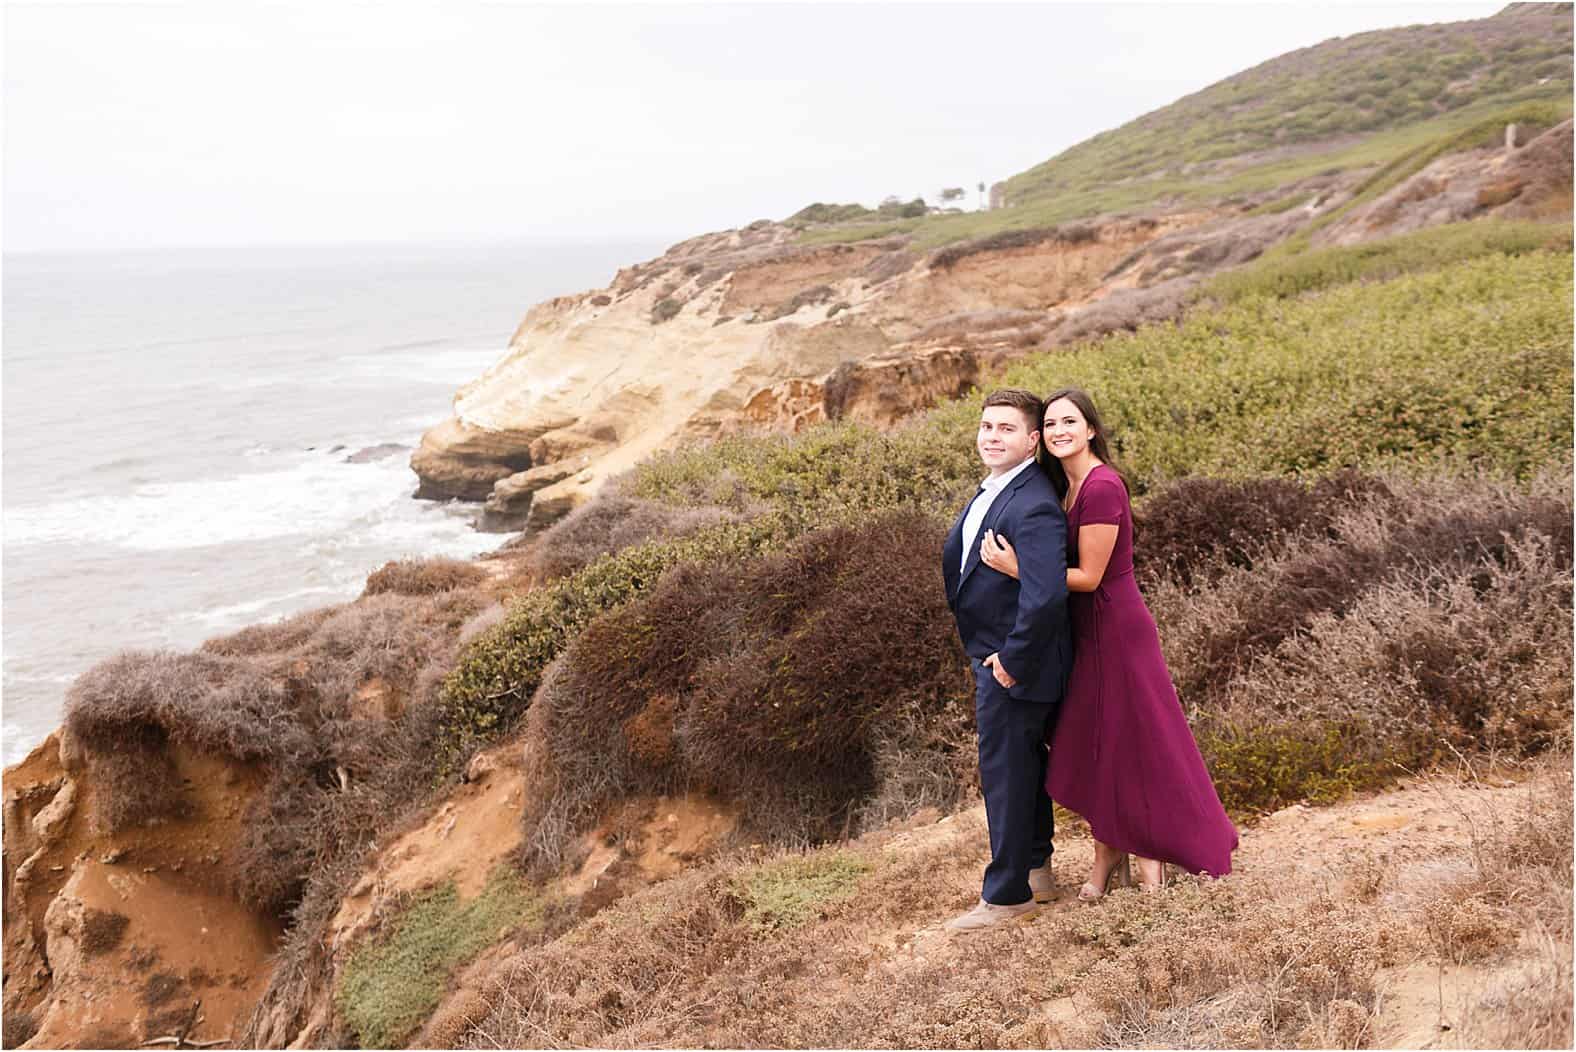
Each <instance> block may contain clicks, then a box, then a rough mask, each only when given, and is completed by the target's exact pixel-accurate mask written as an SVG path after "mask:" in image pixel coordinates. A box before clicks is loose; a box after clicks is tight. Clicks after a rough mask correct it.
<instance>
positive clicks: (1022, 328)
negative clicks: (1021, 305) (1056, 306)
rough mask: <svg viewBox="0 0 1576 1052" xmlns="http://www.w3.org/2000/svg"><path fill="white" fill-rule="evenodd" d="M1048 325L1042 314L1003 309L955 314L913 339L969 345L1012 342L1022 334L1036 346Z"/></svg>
mask: <svg viewBox="0 0 1576 1052" xmlns="http://www.w3.org/2000/svg"><path fill="white" fill-rule="evenodd" d="M1050 324H1051V319H1050V317H1049V316H1048V315H1047V314H1046V313H1045V312H1044V311H1034V310H1011V309H1007V308H994V309H991V310H971V311H958V312H957V313H954V314H948V315H946V316H944V317H942V318H938V319H937V320H936V321H933V322H931V323H930V324H929V325H926V326H925V327H924V328H923V329H921V330H920V331H919V332H918V333H917V334H916V335H915V336H914V339H915V340H948V341H969V340H976V339H978V340H992V339H1003V338H1012V339H1014V340H1016V339H1019V338H1020V337H1021V336H1022V334H1024V333H1029V334H1031V335H1032V336H1033V339H1032V340H1030V343H1037V342H1039V338H1040V337H1042V336H1044V335H1045V332H1046V330H1047V329H1049V328H1050Z"/></svg>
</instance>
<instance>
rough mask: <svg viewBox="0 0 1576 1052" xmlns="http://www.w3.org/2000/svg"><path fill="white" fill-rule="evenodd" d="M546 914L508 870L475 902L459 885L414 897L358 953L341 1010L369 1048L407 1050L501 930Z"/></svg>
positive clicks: (339, 1001)
mask: <svg viewBox="0 0 1576 1052" xmlns="http://www.w3.org/2000/svg"><path fill="white" fill-rule="evenodd" d="M542 913H543V903H542V901H541V899H539V898H538V897H537V896H536V895H535V894H534V893H533V892H531V891H529V890H527V887H526V886H525V885H524V884H523V882H522V881H521V880H520V878H519V877H518V876H517V875H515V874H512V873H510V872H509V871H508V870H507V869H506V868H504V867H500V869H499V871H498V872H497V873H495V874H494V875H493V876H492V878H491V879H490V880H489V881H488V884H487V886H486V888H484V889H483V890H482V891H481V892H480V893H479V894H478V895H477V896H476V897H475V898H473V899H471V900H469V901H464V902H462V901H461V900H460V898H459V892H458V891H457V890H456V889H455V886H454V884H453V883H452V882H450V883H448V884H444V885H442V886H441V887H438V888H436V889H434V890H432V891H429V892H427V893H425V894H423V895H420V896H417V897H414V898H412V899H410V900H408V901H407V903H406V904H405V905H404V908H403V909H401V910H400V911H399V912H398V913H397V914H396V915H395V917H394V918H393V919H392V921H391V922H390V927H389V930H388V931H387V932H385V933H384V934H383V935H382V937H380V938H378V939H376V940H374V941H372V942H370V943H368V944H367V945H363V946H361V947H359V948H357V949H356V950H355V951H354V952H353V953H352V954H351V955H350V958H349V960H347V961H346V962H345V967H344V970H343V971H342V972H341V973H340V977H339V986H338V988H337V989H336V990H335V997H334V1001H335V1006H336V1007H337V1008H338V1010H339V1012H340V1014H341V1015H342V1016H343V1017H344V1019H345V1022H346V1023H347V1024H348V1025H349V1027H350V1029H351V1031H352V1032H353V1033H354V1034H355V1036H356V1038H357V1039H358V1041H359V1045H360V1047H361V1048H401V1047H403V1042H404V1041H405V1040H406V1039H407V1038H409V1036H410V1034H411V1032H412V1031H414V1030H415V1029H416V1028H417V1027H418V1026H420V1025H421V1023H422V1022H423V1021H424V1020H425V1019H426V1018H427V1017H428V1016H429V1015H430V1014H431V1013H432V1010H433V1009H434V1008H436V1007H437V1006H438V1003H439V1001H440V1000H441V999H442V997H443V994H444V992H445V991H446V989H447V985H448V981H449V976H450V975H451V974H453V972H454V971H455V970H456V969H457V968H459V967H460V966H461V965H463V964H464V963H466V962H467V961H468V960H470V958H472V957H474V956H475V955H476V954H477V953H478V952H479V951H481V950H482V949H484V948H485V947H487V946H490V945H492V944H493V943H495V942H497V941H498V940H499V933H500V932H504V931H507V930H509V929H513V928H518V927H520V926H521V925H525V924H530V923H532V922H535V921H539V920H540V919H541V917H542Z"/></svg>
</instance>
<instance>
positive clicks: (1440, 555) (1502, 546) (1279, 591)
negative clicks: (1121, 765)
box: [1157, 473, 1572, 699]
mask: <svg viewBox="0 0 1576 1052" xmlns="http://www.w3.org/2000/svg"><path fill="white" fill-rule="evenodd" d="M1571 509H1572V505H1571V498H1570V491H1569V489H1568V488H1566V489H1562V488H1561V486H1560V484H1559V483H1558V482H1557V481H1555V480H1554V478H1553V477H1552V473H1551V474H1549V475H1544V476H1542V477H1540V479H1539V480H1537V481H1536V482H1535V483H1534V484H1532V485H1530V486H1527V487H1525V488H1521V487H1511V486H1506V485H1503V484H1495V483H1485V482H1476V483H1474V482H1472V481H1470V480H1467V479H1461V478H1452V477H1448V476H1446V477H1443V478H1440V479H1438V480H1435V481H1433V482H1428V481H1420V482H1415V483H1410V484H1408V483H1406V482H1404V481H1403V480H1401V479H1398V478H1397V479H1393V480H1391V482H1390V484H1389V485H1388V486H1387V492H1375V493H1373V494H1371V495H1369V496H1368V497H1367V498H1366V499H1364V498H1363V496H1362V495H1360V494H1359V495H1358V497H1357V499H1356V500H1354V501H1352V502H1351V503H1347V504H1343V505H1342V506H1341V507H1340V509H1339V513H1338V514H1337V515H1336V516H1335V517H1334V518H1333V519H1332V521H1331V522H1330V524H1329V526H1327V527H1326V530H1327V533H1328V534H1330V536H1326V537H1324V538H1317V539H1315V538H1307V539H1299V540H1298V542H1297V543H1294V544H1289V545H1283V546H1281V547H1280V549H1279V550H1278V551H1276V552H1273V553H1269V554H1268V556H1267V557H1266V558H1262V559H1259V560H1256V561H1255V563H1254V565H1253V566H1252V568H1251V569H1246V568H1244V569H1236V570H1230V571H1223V572H1221V573H1219V574H1218V575H1217V576H1216V577H1215V579H1214V580H1213V581H1212V582H1211V583H1210V585H1209V586H1208V587H1206V588H1201V589H1199V590H1197V591H1196V592H1193V593H1190V594H1189V595H1188V596H1187V598H1186V601H1185V608H1179V609H1177V611H1176V623H1175V624H1165V625H1163V629H1162V633H1161V639H1162V641H1163V642H1166V643H1167V645H1168V656H1170V655H1171V652H1172V651H1174V656H1172V657H1171V671H1172V674H1173V676H1174V677H1175V678H1176V680H1177V685H1178V688H1179V689H1180V690H1181V691H1182V693H1183V696H1184V697H1185V698H1189V699H1196V698H1199V697H1201V696H1204V695H1206V694H1207V693H1209V692H1211V691H1213V690H1215V689H1217V688H1218V687H1220V686H1222V685H1225V684H1227V683H1229V682H1230V681H1231V679H1232V678H1233V676H1235V675H1236V674H1237V673H1239V672H1242V671H1244V670H1246V669H1247V668H1248V667H1249V666H1250V665H1251V664H1252V663H1253V662H1254V661H1255V660H1256V659H1257V658H1258V657H1259V656H1260V655H1263V654H1266V653H1268V652H1270V651H1273V650H1274V649H1275V648H1276V647H1278V646H1279V645H1280V644H1281V643H1282V641H1284V640H1287V639H1289V638H1291V637H1293V636H1294V635H1296V634H1298V633H1299V632H1301V631H1302V630H1304V629H1305V628H1307V627H1308V626H1309V625H1310V624H1311V623H1312V621H1313V620H1314V619H1316V618H1319V617H1335V618H1340V617H1342V616H1343V615H1345V614H1346V613H1347V611H1348V610H1349V608H1350V606H1351V604H1352V603H1354V602H1355V601H1357V600H1358V599H1359V598H1360V597H1361V596H1362V595H1363V594H1364V593H1365V592H1366V591H1367V590H1369V589H1371V588H1374V587H1377V586H1379V585H1382V584H1387V583H1393V582H1395V581H1397V580H1404V579H1407V577H1408V575H1412V574H1425V575H1426V574H1455V573H1468V574H1477V573H1483V574H1486V573H1489V572H1490V570H1491V568H1493V567H1500V566H1503V565H1504V563H1505V560H1507V559H1508V558H1510V557H1511V552H1512V550H1513V549H1512V545H1513V544H1514V543H1515V542H1516V541H1517V539H1518V538H1531V537H1538V538H1542V539H1543V541H1544V542H1545V543H1546V544H1547V545H1548V546H1549V550H1550V558H1551V559H1552V560H1553V561H1554V564H1555V566H1556V567H1557V568H1558V567H1564V568H1565V570H1566V571H1568V568H1569V567H1570V565H1571V531H1570V525H1569V519H1570V515H1571ZM1560 572H1565V571H1560ZM1157 616H1158V615H1157Z"/></svg>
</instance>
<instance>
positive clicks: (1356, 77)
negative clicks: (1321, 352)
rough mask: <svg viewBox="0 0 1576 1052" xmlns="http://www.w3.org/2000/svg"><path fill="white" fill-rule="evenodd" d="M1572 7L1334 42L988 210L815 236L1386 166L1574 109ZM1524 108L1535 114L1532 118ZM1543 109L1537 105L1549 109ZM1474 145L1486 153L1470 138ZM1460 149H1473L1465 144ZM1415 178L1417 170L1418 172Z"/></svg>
mask: <svg viewBox="0 0 1576 1052" xmlns="http://www.w3.org/2000/svg"><path fill="white" fill-rule="evenodd" d="M1571 29H1572V20H1571V8H1570V6H1569V5H1556V4H1544V5H1531V4H1528V5H1512V6H1511V7H1510V8H1508V9H1507V10H1505V11H1503V12H1501V13H1500V14H1498V15H1496V16H1494V17H1492V18H1487V19H1479V20H1476V21H1468V22H1454V23H1448V24H1441V25H1426V26H1408V27H1405V28H1400V29H1387V30H1380V31H1377V32H1372V33H1362V34H1359V35H1356V36H1352V37H1347V38H1341V39H1335V40H1330V41H1326V42H1325V43H1323V44H1319V45H1317V46H1316V47H1311V48H1304V49H1303V50H1300V51H1294V52H1291V53H1290V54H1287V55H1282V56H1280V57H1278V58H1275V59H1272V60H1270V61H1269V62H1266V63H1264V64H1262V65H1260V66H1256V67H1254V68H1253V69H1250V70H1246V71H1244V72H1243V73H1239V74H1237V75H1236V76H1234V77H1230V78H1228V79H1226V80H1223V81H1220V82H1219V83H1217V84H1214V85H1211V86H1210V87H1208V88H1205V89H1204V90H1203V91H1200V92H1197V93H1195V94H1193V95H1189V96H1187V97H1185V98H1183V99H1180V100H1178V101H1177V102H1175V103H1172V104H1171V105H1169V106H1166V107H1163V108H1162V109H1158V110H1155V111H1154V112H1152V113H1148V114H1145V115H1144V116H1142V117H1139V118H1138V119H1137V120H1134V121H1131V122H1129V123H1127V124H1125V125H1123V126H1121V127H1119V128H1116V129H1113V130H1111V131H1108V132H1104V133H1102V134H1100V135H1097V136H1095V137H1094V138H1092V139H1089V140H1087V141H1085V142H1083V143H1080V144H1078V145H1077V146H1074V147H1072V148H1071V149H1068V150H1066V151H1064V152H1062V153H1061V154H1058V155H1057V156H1056V157H1053V158H1051V159H1050V160H1048V161H1046V162H1044V163H1043V164H1040V165H1036V166H1035V167H1034V168H1031V169H1029V170H1028V171H1026V172H1022V173H1019V174H1018V175H1015V176H1013V177H1012V178H1010V179H1008V180H1007V181H1006V186H1005V195H1006V201H1007V206H1008V207H1005V208H1002V209H997V210H995V211H991V212H984V213H969V214H965V215H956V216H935V217H926V218H923V219H910V220H903V221H888V222H859V223H842V224H836V223H834V224H829V225H825V226H820V227H817V228H815V229H813V230H810V231H809V232H807V233H806V235H805V237H806V239H807V240H811V241H845V240H862V239H865V238H869V237H876V236H884V235H886V234H891V233H896V232H906V233H911V234H913V235H914V236H915V238H916V239H917V240H918V241H919V242H920V243H921V244H922V245H924V246H927V247H928V246H934V245H939V244H944V243H947V242H950V241H955V240H958V239H961V238H966V237H977V236H980V235H983V234H988V233H992V232H995V231H998V230H1006V229H1027V228H1032V227H1042V226H1049V225H1054V224H1057V223H1063V222H1067V221H1069V220H1073V219H1079V218H1085V217H1088V216H1093V215H1099V214H1103V213H1109V212H1117V211H1123V210H1129V209H1138V208H1148V207H1153V206H1155V205H1156V204H1159V203H1162V202H1166V201H1170V202H1171V203H1172V204H1186V203H1197V202H1204V201H1218V200H1223V199H1228V198H1231V197H1233V196H1236V195H1242V194H1248V193H1256V192H1261V191H1264V190H1267V189H1271V188H1273V187H1276V186H1282V185H1290V184H1293V183H1296V182H1297V181H1298V180H1301V179H1304V178H1307V177H1309V176H1313V175H1315V174H1320V173H1327V172H1330V171H1346V170H1353V169H1359V168H1364V167H1367V166H1372V165H1380V166H1383V165H1387V164H1389V163H1390V162H1392V161H1395V160H1397V159H1398V158H1403V157H1407V156H1412V155H1415V154H1416V153H1417V152H1418V151H1420V150H1425V149H1427V148H1429V147H1430V146H1437V145H1438V144H1441V143H1451V142H1452V141H1453V139H1454V137H1456V136H1458V135H1460V134H1461V133H1462V132H1463V130H1465V129H1468V128H1471V127H1473V126H1474V125H1478V124H1483V123H1488V124H1494V125H1501V126H1502V125H1503V124H1504V123H1506V122H1507V121H1510V120H1518V119H1519V120H1522V121H1525V120H1528V119H1529V118H1532V119H1536V120H1539V121H1541V122H1543V123H1549V122H1552V121H1553V120H1557V119H1562V118H1563V116H1565V115H1568V114H1569V112H1570V95H1571V85H1572V50H1571ZM1527 104H1534V105H1533V107H1532V108H1531V109H1530V110H1529V109H1528V108H1527ZM1539 104H1541V105H1539ZM1474 144H1475V143H1474ZM1453 148H1455V149H1462V148H1465V147H1464V145H1463V144H1461V143H1459V142H1457V143H1454V145H1453ZM1414 170H1415V169H1414Z"/></svg>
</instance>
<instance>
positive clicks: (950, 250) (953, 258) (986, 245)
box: [930, 223, 1100, 270]
mask: <svg viewBox="0 0 1576 1052" xmlns="http://www.w3.org/2000/svg"><path fill="white" fill-rule="evenodd" d="M1099 239H1100V229H1099V227H1097V226H1095V225H1094V224H1092V223H1067V224H1064V225H1062V226H1053V227H1041V228H1038V229H1030V230H1003V231H1000V232H998V233H995V234H988V235H986V236H985V237H980V238H975V239H973V240H972V241H963V242H959V243H957V244H952V245H948V246H946V247H945V248H942V249H938V250H937V251H936V252H935V253H934V254H932V255H931V257H930V267H931V269H932V270H951V269H952V268H953V267H955V266H957V265H958V264H959V263H961V262H962V261H963V260H965V259H967V258H968V257H970V256H975V255H979V254H980V253H982V252H1005V251H1007V250H1009V249H1014V248H1031V247H1033V246H1035V245H1043V244H1044V243H1046V242H1047V241H1054V242H1056V243H1057V244H1063V245H1082V244H1086V243H1088V242H1090V241H1098V240H1099Z"/></svg>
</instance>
